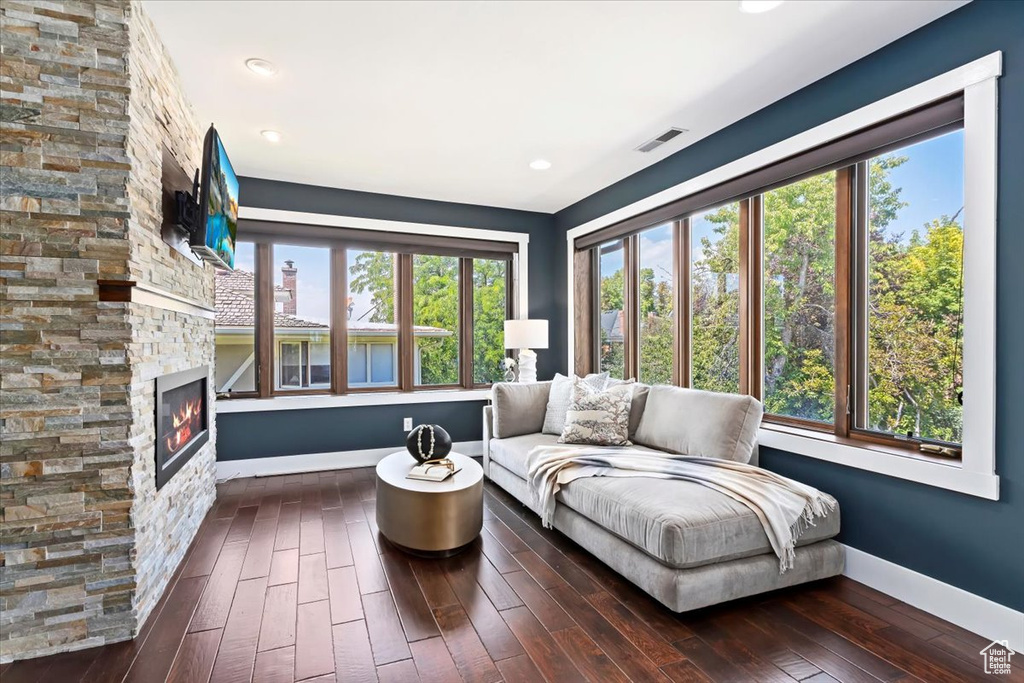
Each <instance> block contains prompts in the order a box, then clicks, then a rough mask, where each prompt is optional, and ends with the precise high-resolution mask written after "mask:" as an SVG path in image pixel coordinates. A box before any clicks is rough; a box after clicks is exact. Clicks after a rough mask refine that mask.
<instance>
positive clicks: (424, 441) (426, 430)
mask: <svg viewBox="0 0 1024 683" xmlns="http://www.w3.org/2000/svg"><path fill="white" fill-rule="evenodd" d="M431 426H433V428H434V454H433V455H431V454H430V427H431ZM417 439H419V442H420V443H419V447H417V444H416V440H417ZM405 448H406V449H407V450H408V451H409V454H410V455H412V457H413V458H415V459H416V460H417V461H419V462H425V461H427V460H437V459H439V458H444V457H446V456H447V455H448V454H449V453H451V452H452V437H450V436H449V435H448V432H446V431H445V430H444V429H443V428H442V427H441V426H440V425H419V426H417V427H415V428H413V430H412V431H411V432H409V436H407V437H406V439H405ZM421 450H422V452H423V455H420V451H421Z"/></svg>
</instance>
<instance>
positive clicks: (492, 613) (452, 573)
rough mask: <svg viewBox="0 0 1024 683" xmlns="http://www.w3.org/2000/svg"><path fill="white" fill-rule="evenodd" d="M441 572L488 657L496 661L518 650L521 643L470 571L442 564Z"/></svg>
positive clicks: (512, 655)
mask: <svg viewBox="0 0 1024 683" xmlns="http://www.w3.org/2000/svg"><path fill="white" fill-rule="evenodd" d="M445 576H446V577H447V578H448V583H449V584H450V585H451V587H452V590H453V591H455V595H456V596H458V598H459V602H460V603H462V606H463V608H465V610H466V614H467V615H468V616H469V620H470V621H471V622H473V626H474V627H475V628H476V631H477V633H479V634H480V640H481V641H483V644H484V647H485V648H487V652H488V653H489V654H490V655H491V659H493V660H494V661H498V660H501V659H505V658H506V657H514V656H516V655H518V654H522V652H523V647H522V645H520V644H519V641H518V640H516V637H515V636H514V635H512V632H511V631H510V630H509V628H508V626H507V625H506V624H505V621H504V620H503V619H502V618H501V616H500V615H499V614H498V610H496V609H495V608H494V604H493V603H492V602H491V601H490V599H489V598H488V597H487V594H486V593H485V592H484V590H483V589H482V588H481V587H480V584H478V583H477V582H476V580H475V579H474V578H473V575H472V574H470V573H469V572H466V571H461V570H459V569H458V568H457V567H454V568H449V566H446V567H445Z"/></svg>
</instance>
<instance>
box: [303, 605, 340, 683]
mask: <svg viewBox="0 0 1024 683" xmlns="http://www.w3.org/2000/svg"><path fill="white" fill-rule="evenodd" d="M334 666H335V662H334V635H333V630H332V628H331V605H330V603H328V602H327V600H321V601H320V602H307V603H305V604H302V605H299V608H298V614H297V618H296V626H295V680H297V681H301V680H302V679H304V678H312V677H314V676H322V675H324V674H328V673H333V672H334Z"/></svg>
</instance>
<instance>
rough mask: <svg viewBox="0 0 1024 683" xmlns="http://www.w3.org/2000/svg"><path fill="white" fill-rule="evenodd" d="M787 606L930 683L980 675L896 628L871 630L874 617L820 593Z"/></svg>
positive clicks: (806, 596)
mask: <svg viewBox="0 0 1024 683" xmlns="http://www.w3.org/2000/svg"><path fill="white" fill-rule="evenodd" d="M786 604H787V605H792V606H793V607H794V608H796V609H797V610H799V611H800V612H801V614H803V615H804V616H805V617H808V618H810V619H812V620H814V621H816V622H818V623H819V624H821V625H823V626H825V627H826V628H830V629H833V630H834V631H835V632H836V633H839V634H840V635H842V636H843V637H844V638H846V639H848V640H850V641H852V642H854V643H856V644H858V645H859V646H860V647H862V648H866V649H870V650H871V651H873V652H877V653H879V654H880V655H881V656H882V657H883V658H884V659H886V660H887V661H889V662H891V663H892V664H893V665H895V666H897V667H899V668H900V669H903V670H904V671H908V672H912V673H914V674H915V675H918V676H921V675H923V676H925V677H927V678H928V679H929V680H942V679H944V678H949V679H953V680H956V679H959V680H970V679H971V678H972V677H973V676H975V675H977V667H972V666H970V665H968V664H967V663H966V662H963V661H962V660H961V659H960V658H959V657H955V656H953V655H951V654H949V653H947V652H944V651H943V650H940V649H939V648H936V647H934V646H932V645H930V644H928V643H927V642H924V641H921V640H919V639H917V638H914V637H913V636H912V635H911V634H909V633H907V632H906V631H903V630H902V629H899V628H897V627H896V626H888V625H887V626H885V627H883V628H880V629H876V628H871V626H870V624H871V623H872V620H873V619H874V618H873V617H870V615H867V614H866V613H864V612H860V610H858V609H857V608H855V607H853V606H852V605H847V604H846V603H843V602H841V601H839V600H837V599H834V598H832V597H831V596H827V595H823V594H822V593H821V592H820V591H813V592H810V591H809V592H805V593H801V595H800V596H799V598H794V597H791V598H788V599H787V600H786ZM869 617H870V618H869ZM878 621H881V620H878ZM883 623H884V622H883Z"/></svg>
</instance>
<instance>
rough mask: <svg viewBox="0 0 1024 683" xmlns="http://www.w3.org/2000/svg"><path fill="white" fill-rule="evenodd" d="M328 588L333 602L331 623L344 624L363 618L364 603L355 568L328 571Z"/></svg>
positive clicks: (339, 568)
mask: <svg viewBox="0 0 1024 683" xmlns="http://www.w3.org/2000/svg"><path fill="white" fill-rule="evenodd" d="M327 588H328V593H329V597H330V601H331V623H333V624H342V623H344V622H346V621H355V620H357V619H362V618H363V603H362V600H360V597H359V583H358V581H357V580H356V569H355V567H338V568H337V569H328V570H327Z"/></svg>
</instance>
